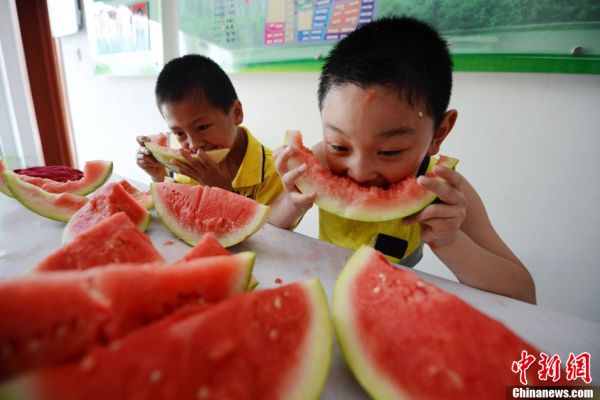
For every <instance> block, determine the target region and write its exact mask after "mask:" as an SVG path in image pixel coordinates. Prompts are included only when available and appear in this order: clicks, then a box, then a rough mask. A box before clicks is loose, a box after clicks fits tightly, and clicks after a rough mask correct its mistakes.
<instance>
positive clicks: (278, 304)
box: [273, 297, 281, 310]
mask: <svg viewBox="0 0 600 400" xmlns="http://www.w3.org/2000/svg"><path fill="white" fill-rule="evenodd" d="M273 303H274V304H275V308H276V309H278V310H279V309H280V308H281V297H275V300H274V301H273Z"/></svg>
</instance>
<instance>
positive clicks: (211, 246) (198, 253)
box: [173, 233, 260, 290]
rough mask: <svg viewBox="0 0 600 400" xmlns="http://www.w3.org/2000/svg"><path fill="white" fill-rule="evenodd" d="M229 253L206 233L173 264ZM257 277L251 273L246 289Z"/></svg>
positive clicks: (256, 284) (252, 285)
mask: <svg viewBox="0 0 600 400" xmlns="http://www.w3.org/2000/svg"><path fill="white" fill-rule="evenodd" d="M230 254H231V253H230V252H229V251H228V250H227V249H226V248H224V247H223V246H221V243H219V241H218V240H217V239H216V238H215V237H214V236H213V235H212V234H211V233H207V234H206V235H204V237H203V238H202V240H200V242H198V244H197V245H195V246H194V247H193V248H192V249H191V250H190V251H188V252H187V253H186V254H185V255H184V256H183V258H182V259H181V260H179V261H177V262H176V263H175V264H173V265H179V264H181V263H182V262H186V261H189V260H193V259H195V258H199V257H212V256H223V255H230ZM259 283H260V282H259V281H258V279H256V278H255V277H254V275H252V276H251V277H250V281H249V282H248V290H253V289H254V288H256V287H257V286H258V285H259Z"/></svg>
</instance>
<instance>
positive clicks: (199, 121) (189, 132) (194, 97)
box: [137, 54, 282, 204]
mask: <svg viewBox="0 0 600 400" xmlns="http://www.w3.org/2000/svg"><path fill="white" fill-rule="evenodd" d="M155 94H156V104H157V105H158V108H159V110H160V113H161V115H162V116H163V118H164V119H165V121H166V122H167V124H168V126H169V129H170V130H171V131H172V133H173V135H174V136H175V137H176V138H177V142H178V144H179V146H180V147H181V148H182V149H181V150H180V155H181V156H183V159H185V162H181V161H177V160H175V161H173V164H174V165H175V166H176V167H177V170H178V172H179V173H178V174H177V175H176V177H175V180H176V181H178V182H181V183H189V184H198V182H202V183H203V184H205V185H208V186H216V187H220V188H222V189H225V190H229V191H232V192H235V193H238V194H241V195H243V196H246V197H250V198H251V199H253V200H256V201H258V202H259V203H262V204H270V203H271V202H272V201H273V200H274V199H275V198H276V197H277V196H278V195H279V194H280V193H281V191H282V186H281V181H280V179H279V176H278V174H277V171H276V170H275V167H274V165H273V157H272V153H271V150H270V149H268V148H266V147H265V146H263V145H261V144H260V143H259V142H258V140H256V139H255V138H254V136H252V135H251V134H250V132H249V131H248V130H247V129H246V128H245V127H243V126H241V125H240V124H241V123H242V120H243V119H244V111H243V109H242V103H241V102H240V101H239V99H238V98H237V94H236V92H235V88H234V87H233V85H232V83H231V81H230V80H229V77H228V76H227V74H226V73H225V72H224V71H223V70H222V69H221V67H219V65H218V64H217V63H215V62H214V61H213V60H211V59H210V58H208V57H204V56H201V55H196V54H188V55H185V56H183V57H179V58H175V59H173V60H171V61H169V62H168V63H167V64H166V65H165V66H164V68H163V69H162V71H161V72H160V74H159V75H158V79H157V81H156V88H155ZM137 141H138V143H139V145H140V148H139V149H138V154H137V164H138V165H139V166H140V167H141V168H142V169H143V170H144V171H146V173H148V175H150V177H151V178H152V181H154V182H162V181H163V180H164V179H165V177H166V176H167V170H166V169H165V167H164V166H163V165H162V164H161V163H160V162H159V161H158V160H156V159H155V158H154V157H153V156H152V154H151V152H150V150H149V149H148V148H146V147H145V145H144V143H145V142H148V141H150V137H147V136H139V137H138V138H137ZM218 149H229V152H228V153H227V155H226V156H225V158H224V159H223V160H222V161H220V162H215V161H213V160H212V159H211V158H209V157H208V156H207V152H210V151H213V150H218Z"/></svg>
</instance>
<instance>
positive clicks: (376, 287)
mask: <svg viewBox="0 0 600 400" xmlns="http://www.w3.org/2000/svg"><path fill="white" fill-rule="evenodd" d="M379 292H381V288H380V287H379V286H375V287H374V288H373V293H374V294H377V293H379Z"/></svg>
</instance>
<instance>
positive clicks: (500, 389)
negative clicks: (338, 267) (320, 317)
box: [333, 246, 550, 400]
mask: <svg viewBox="0 0 600 400" xmlns="http://www.w3.org/2000/svg"><path fill="white" fill-rule="evenodd" d="M333 320H334V324H335V330H336V333H337V337H338V342H339V344H340V347H341V349H342V353H343V355H344V357H345V358H346V361H347V362H348V364H349V365H350V368H351V369H352V372H353V373H354V375H355V376H356V378H357V379H358V381H359V382H360V383H361V385H362V386H363V387H364V388H365V389H366V390H367V391H368V392H369V394H370V395H371V396H372V397H374V398H379V399H392V398H394V399H396V398H400V399H404V398H418V399H461V400H462V399H494V398H497V399H505V398H506V397H505V396H506V392H505V391H506V388H507V387H509V386H519V385H520V383H519V375H518V374H515V373H513V372H512V371H511V365H512V362H513V361H515V360H519V359H520V356H521V351H523V350H526V351H528V352H529V353H530V354H539V351H538V350H536V349H535V348H533V346H531V345H530V344H528V343H527V342H525V341H524V340H522V339H520V338H519V337H517V336H516V335H515V334H514V333H512V332H511V331H510V330H509V329H508V328H506V327H505V326H504V325H502V324H501V323H499V322H497V321H495V320H493V319H491V318H489V317H487V316H486V315H484V314H482V313H481V312H479V311H477V310H476V309H475V308H473V307H472V306H470V305H468V304H467V303H465V302H463V301H462V300H460V299H459V298H458V297H456V296H454V295H452V294H450V293H447V292H444V291H443V290H441V289H439V288H437V287H436V286H434V285H433V284H431V283H426V282H424V281H422V280H421V279H420V278H419V277H418V275H416V274H415V273H414V272H411V271H408V270H403V269H399V268H396V267H393V266H392V265H391V264H390V263H389V262H388V261H387V260H386V258H385V257H384V256H383V255H382V254H381V253H379V252H377V251H376V250H374V249H373V248H371V247H367V246H364V247H361V248H360V249H358V250H357V251H356V252H355V253H354V255H353V256H352V257H351V258H350V260H349V261H348V263H347V264H346V266H345V268H344V269H343V270H342V272H341V274H340V276H339V277H338V280H337V282H336V285H335V289H334V294H333ZM530 371H531V373H529V372H530ZM536 371H537V369H535V371H534V368H531V369H530V370H529V371H528V381H529V383H530V384H533V385H536V384H537V385H539V384H541V382H540V381H539V379H538V378H537V373H536ZM544 384H550V382H548V383H546V382H544Z"/></svg>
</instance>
